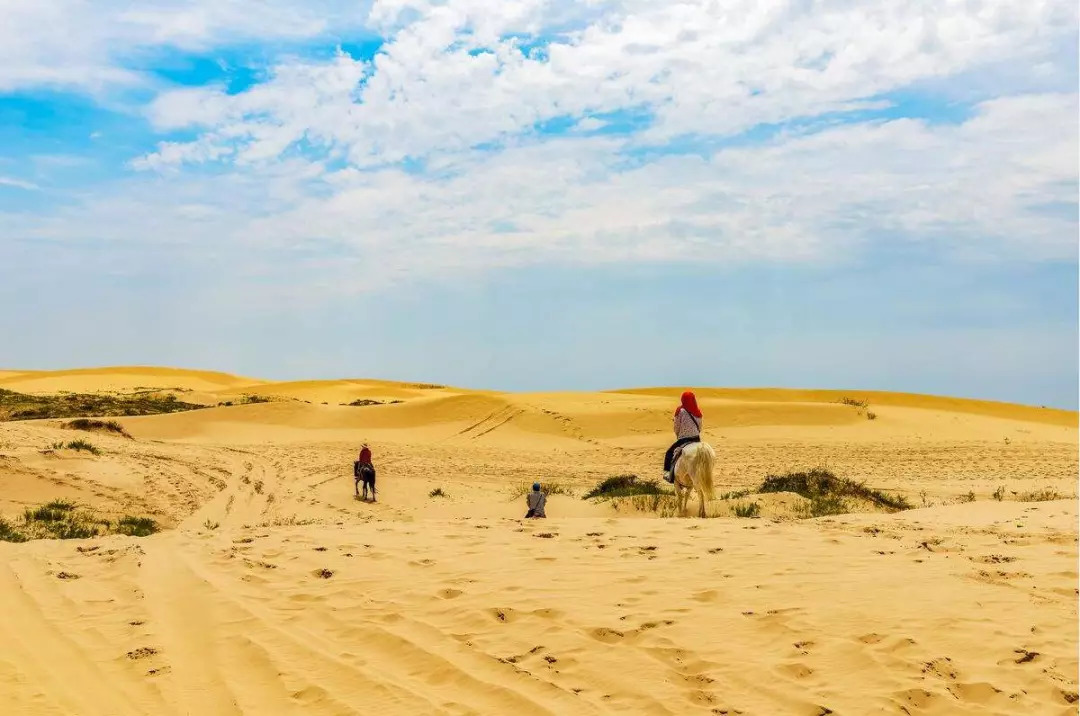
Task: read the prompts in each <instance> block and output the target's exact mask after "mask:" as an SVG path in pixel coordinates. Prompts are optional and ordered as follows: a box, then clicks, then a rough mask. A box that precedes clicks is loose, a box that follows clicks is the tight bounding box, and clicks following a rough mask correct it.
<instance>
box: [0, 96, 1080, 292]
mask: <svg viewBox="0 0 1080 716" xmlns="http://www.w3.org/2000/svg"><path fill="white" fill-rule="evenodd" d="M1076 105H1077V96H1076V95H1074V94H1067V95H1030V96H1019V97H1013V98H1008V99H999V100H994V101H989V102H986V103H984V104H982V105H980V106H979V107H978V108H977V110H976V114H975V116H974V117H973V118H972V119H970V120H969V121H967V122H965V123H963V124H961V125H928V124H926V123H924V122H921V121H916V120H907V119H902V120H895V121H889V122H875V123H871V124H864V125H855V126H835V127H832V128H829V129H827V130H824V131H820V132H816V133H813V134H808V135H794V134H792V135H779V136H777V137H776V138H775V139H774V140H772V141H769V142H767V143H764V144H760V145H754V146H744V147H729V148H726V149H719V150H715V151H713V152H711V153H709V154H706V155H705V156H698V155H669V156H665V157H661V158H657V159H655V160H653V161H649V162H644V163H639V164H635V165H632V166H627V161H626V157H625V156H623V155H620V154H619V151H620V150H621V149H624V148H625V147H624V145H623V144H622V143H621V140H618V139H615V138H612V137H564V138H558V139H546V140H543V141H529V142H523V143H519V144H516V145H514V146H512V147H509V148H507V149H505V150H504V151H501V152H494V153H473V152H461V153H457V154H453V155H445V156H443V158H442V160H441V162H440V163H439V164H438V165H437V166H435V167H433V168H431V170H430V171H429V172H428V173H426V174H420V173H410V172H406V171H403V170H401V169H398V168H393V167H386V168H382V169H379V170H374V171H365V170H360V169H356V168H344V169H336V170H333V171H331V170H328V169H327V167H326V166H325V165H323V164H322V163H320V162H308V161H302V160H289V161H282V162H273V163H262V164H257V165H248V166H246V167H245V168H244V169H243V171H239V170H238V171H233V172H228V173H224V174H218V175H213V176H210V177H194V176H187V175H185V174H183V173H179V174H171V173H170V174H165V175H161V176H155V175H144V176H143V177H141V178H138V179H135V180H131V182H130V183H129V184H128V185H125V186H122V187H116V188H113V189H111V190H110V191H109V193H108V194H107V195H106V196H98V197H94V198H92V199H91V200H90V201H89V202H88V203H87V204H86V205H84V206H83V207H80V208H78V209H74V210H67V211H65V212H63V213H61V214H59V215H57V216H54V217H53V218H52V219H50V220H48V221H43V220H41V219H40V218H38V217H25V216H22V217H20V216H12V215H8V216H7V217H4V216H3V215H0V226H2V227H3V232H4V233H5V234H7V235H18V236H24V237H27V238H28V239H31V240H32V239H48V240H50V241H61V242H72V243H78V242H79V240H81V239H85V238H90V237H92V238H94V239H95V240H97V241H99V242H106V243H110V244H111V245H112V246H113V247H115V248H114V249H113V250H115V251H136V250H138V251H140V252H141V253H142V254H144V255H145V260H146V261H148V262H153V263H154V264H158V263H160V262H161V261H162V257H161V254H160V252H161V251H163V250H164V251H168V252H169V255H171V256H174V257H177V258H175V259H174V260H176V262H177V265H182V264H183V262H184V261H189V262H191V263H192V264H193V265H198V266H200V269H199V270H200V271H202V272H208V274H212V273H213V272H214V271H222V272H225V273H226V274H227V275H228V276H229V277H230V280H231V281H239V282H253V284H252V285H254V286H256V287H257V288H254V289H252V290H257V291H260V292H262V291H268V290H270V291H275V292H281V291H286V292H290V300H314V299H315V298H317V297H319V296H324V295H325V294H327V293H331V294H333V293H340V292H352V291H359V290H373V289H378V288H381V287H385V286H386V285H387V284H393V283H397V282H400V281H402V280H419V279H425V278H430V277H440V276H446V275H453V276H454V277H455V278H456V279H458V280H460V278H461V276H462V275H464V273H466V272H469V271H478V270H492V269H498V268H500V267H508V266H522V265H530V264H536V263H560V264H586V265H588V264H592V265H597V264H605V263H612V262H649V263H653V262H666V261H670V262H693V263H702V262H707V263H714V264H733V263H740V262H748V261H773V262H777V261H779V262H791V261H800V262H805V261H812V262H819V263H826V264H827V263H840V264H842V263H844V262H845V261H847V260H848V259H849V258H851V257H853V256H857V255H859V254H861V253H864V252H866V251H873V250H880V249H881V248H883V247H886V248H891V247H893V246H895V247H901V246H903V245H908V244H912V243H914V244H920V243H921V244H923V245H925V246H926V247H927V248H928V249H930V250H932V251H933V252H934V255H935V256H938V257H943V256H948V255H950V254H951V255H953V256H954V257H955V256H965V255H976V256H979V257H982V258H987V257H989V258H997V259H1003V260H1010V261H1011V260H1017V259H1020V260H1044V259H1051V260H1054V259H1056V260H1062V259H1064V260H1070V259H1074V258H1075V255H1076V246H1075V231H1076V222H1075V216H1067V215H1062V213H1061V212H1055V211H1047V210H1045V208H1046V207H1048V206H1050V207H1052V206H1053V205H1060V206H1069V205H1071V206H1075V201H1076V196H1075V193H1076V165H1075V157H1076V156H1077V152H1078V149H1080V148H1078V143H1077V128H1076V124H1075V116H1076ZM123 247H128V248H126V249H125V248H123ZM109 253H110V255H111V251H110V252H109ZM271 286H272V287H273V288H270V287H271Z"/></svg>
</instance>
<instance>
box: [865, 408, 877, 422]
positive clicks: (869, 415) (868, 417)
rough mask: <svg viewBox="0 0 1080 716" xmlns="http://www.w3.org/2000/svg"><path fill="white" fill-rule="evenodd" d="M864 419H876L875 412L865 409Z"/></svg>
mask: <svg viewBox="0 0 1080 716" xmlns="http://www.w3.org/2000/svg"><path fill="white" fill-rule="evenodd" d="M866 419H867V420H877V413H874V412H871V411H869V410H867V411H866Z"/></svg>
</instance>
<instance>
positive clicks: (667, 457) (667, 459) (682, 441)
mask: <svg viewBox="0 0 1080 716" xmlns="http://www.w3.org/2000/svg"><path fill="white" fill-rule="evenodd" d="M699 442H701V437H700V436H694V437H689V438H679V439H678V440H676V441H675V442H674V443H673V444H672V445H671V447H669V448H668V449H667V452H666V453H664V472H667V471H668V470H670V469H671V459H672V458H673V457H675V451H676V450H678V449H679V448H681V447H682V446H683V445H689V444H690V443H699Z"/></svg>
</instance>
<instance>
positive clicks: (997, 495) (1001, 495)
mask: <svg viewBox="0 0 1080 716" xmlns="http://www.w3.org/2000/svg"><path fill="white" fill-rule="evenodd" d="M991 497H993V498H994V499H995V500H997V501H998V502H1001V501H1002V500H1004V499H1005V485H998V488H997V489H996V490H994V494H993V495H991Z"/></svg>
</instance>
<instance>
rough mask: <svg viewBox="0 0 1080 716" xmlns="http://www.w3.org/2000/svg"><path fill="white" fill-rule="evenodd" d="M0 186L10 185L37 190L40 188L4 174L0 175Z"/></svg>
mask: <svg viewBox="0 0 1080 716" xmlns="http://www.w3.org/2000/svg"><path fill="white" fill-rule="evenodd" d="M0 186H10V187H15V188H16V189H26V190H27V191H37V190H38V189H40V188H41V187H39V186H38V185H37V184H34V183H32V182H28V181H24V180H22V179H15V178H14V177H5V176H0Z"/></svg>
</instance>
